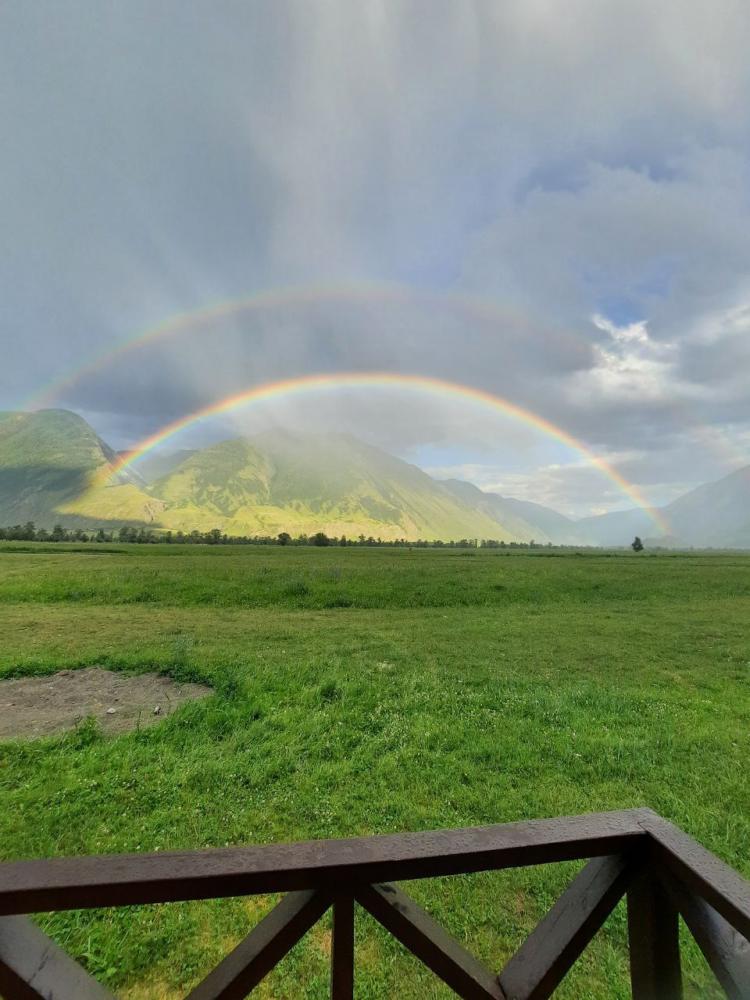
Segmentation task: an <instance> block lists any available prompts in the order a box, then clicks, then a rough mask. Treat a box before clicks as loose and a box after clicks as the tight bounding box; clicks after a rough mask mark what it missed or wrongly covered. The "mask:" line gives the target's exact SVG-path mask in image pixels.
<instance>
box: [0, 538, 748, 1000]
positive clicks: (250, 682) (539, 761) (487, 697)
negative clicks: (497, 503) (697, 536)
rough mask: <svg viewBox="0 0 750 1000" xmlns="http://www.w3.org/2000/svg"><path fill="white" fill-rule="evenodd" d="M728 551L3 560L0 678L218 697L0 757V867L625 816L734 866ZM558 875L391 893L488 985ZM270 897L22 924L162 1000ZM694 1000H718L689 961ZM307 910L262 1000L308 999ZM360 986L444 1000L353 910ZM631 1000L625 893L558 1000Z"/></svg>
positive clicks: (739, 730) (34, 548)
mask: <svg viewBox="0 0 750 1000" xmlns="http://www.w3.org/2000/svg"><path fill="white" fill-rule="evenodd" d="M748 623H750V555H741V554H727V553H723V554H720V553H715V554H711V553H707V554H703V553H696V554H668V553H664V554H661V553H660V554H651V553H649V552H644V553H642V554H640V555H635V554H633V553H630V552H627V553H606V552H583V553H575V552H565V553H563V552H558V551H555V550H542V551H537V552H529V553H522V552H508V551H507V550H506V551H501V550H487V551H482V550H468V551H461V550H451V551H445V550H416V549H415V550H413V551H411V550H409V549H387V548H383V549H367V548H347V549H338V548H322V549H317V548H312V547H310V548H281V547H267V548H266V547H260V546H258V547H253V546H248V547H232V546H226V547H222V546H217V547H202V546H185V547H181V546H166V545H153V546H148V545H141V546H135V545H132V546H128V545H103V546H97V545H95V544H89V545H86V546H52V545H36V544H33V543H32V544H28V543H21V544H12V543H6V544H2V545H1V546H0V638H1V641H0V676H4V677H16V676H22V675H24V674H45V673H52V672H54V671H56V670H58V669H61V668H69V667H79V666H89V665H94V664H96V665H103V666H107V667H110V668H112V669H117V670H124V671H132V672H143V671H149V670H156V671H160V672H163V673H165V674H168V675H171V676H173V677H175V678H177V679H190V680H201V681H205V682H207V683H208V684H210V685H211V686H212V687H213V688H214V691H215V693H214V694H213V695H212V696H211V697H210V698H208V699H206V700H204V701H201V702H194V703H191V704H189V705H185V706H183V707H182V708H181V709H179V710H178V711H177V712H175V713H174V714H173V715H171V716H169V717H168V718H167V719H165V721H164V722H163V723H161V724H159V725H157V726H155V727H153V728H150V729H147V730H143V731H135V732H131V733H128V734H125V735H122V736H119V737H116V738H105V737H104V736H103V735H102V734H101V733H100V732H99V731H98V729H97V727H96V725H94V724H93V723H91V722H86V723H84V724H82V725H81V726H80V727H79V728H78V729H77V730H75V731H73V732H70V733H68V734H65V735H62V736H59V737H55V738H48V739H44V740H38V741H34V742H16V743H5V744H1V745H0V790H1V791H0V795H1V802H2V807H3V808H2V809H0V856H1V857H2V858H4V859H11V858H19V857H46V856H53V855H69V854H89V853H107V852H120V851H156V850H159V851H165V850H172V849H188V848H204V847H215V846H224V845H226V844H243V843H253V844H257V843H269V842H273V841H287V840H297V839H308V838H316V837H338V836H351V835H362V834H370V833H387V832H395V831H404V830H428V829H434V828H439V827H457V826H468V825H474V824H486V823H496V822H508V821H512V820H518V819H526V818H534V817H544V816H555V815H564V814H574V813H581V812H589V811H596V810H609V809H619V808H627V807H632V806H641V805H648V806H651V807H652V808H654V809H656V810H657V811H658V812H660V813H662V814H663V815H664V816H666V817H667V818H668V819H671V820H672V821H674V822H676V823H677V824H678V825H680V826H681V827H683V828H684V829H685V830H687V831H688V832H689V833H690V834H692V835H693V836H695V837H696V838H697V839H699V840H700V841H702V842H703V843H704V844H705V845H706V846H707V847H709V848H710V849H711V850H713V851H715V852H716V853H717V854H718V855H719V856H720V857H722V858H723V859H724V860H726V861H727V862H729V863H730V864H731V865H733V866H734V867H736V868H738V869H739V870H740V871H742V872H743V873H744V874H745V875H748V876H750V768H748V763H747V762H748V752H749V751H750V629H749V628H748ZM577 867H578V866H577V865H561V866H543V867H540V868H534V869H521V870H516V871H510V872H503V873H488V874H480V875H472V876H467V877H462V878H451V879H436V880H427V881H424V882H418V883H412V884H411V885H410V886H408V891H409V892H411V893H412V894H413V895H414V896H415V897H416V898H417V899H418V900H419V901H420V902H421V903H422V905H423V906H425V907H426V908H427V909H428V910H429V911H430V912H431V913H432V914H433V915H434V916H435V917H436V918H437V919H438V920H439V921H441V922H442V923H443V924H444V925H445V926H446V928H448V929H449V930H450V931H451V932H452V933H453V934H455V935H456V936H457V937H458V938H459V939H460V940H461V941H462V942H464V943H465V944H466V946H467V947H469V948H470V949H471V950H472V951H473V952H474V953H475V954H476V955H477V956H478V957H480V958H481V959H482V960H483V961H484V962H486V963H487V964H488V965H490V966H491V967H493V968H497V969H498V970H499V969H500V967H501V966H502V965H503V964H504V962H505V961H506V959H507V958H508V957H509V956H510V954H511V953H512V952H513V950H514V949H515V948H516V947H517V946H518V945H519V944H520V942H521V941H522V940H523V939H524V937H525V935H526V934H528V932H529V931H530V930H531V929H532V927H533V926H534V924H535V923H536V921H537V920H538V919H539V918H540V917H541V916H542V915H543V913H544V912H545V910H546V909H547V908H548V907H549V906H550V905H551V903H552V902H553V901H554V899H555V898H556V896H557V895H559V893H560V892H561V891H562V890H563V888H564V886H565V884H566V882H567V881H568V880H569V879H570V878H571V876H572V875H573V874H574V872H575V871H576V869H577ZM272 902H273V900H272V899H270V898H268V897H266V898H263V899H244V900H243V899H238V900H226V901H222V900H219V901H209V902H202V903H194V904H174V905H168V906H150V907H137V908H123V909H119V910H101V911H86V912H73V913H67V914H56V915H40V917H39V919H40V921H41V923H42V924H43V925H44V927H45V928H46V929H47V931H48V933H51V934H52V935H53V936H54V937H55V938H56V939H57V940H58V941H59V942H61V943H62V944H63V945H64V947H65V948H66V949H67V950H68V951H70V952H71V954H73V955H75V956H76V957H77V958H79V959H80V960H81V961H82V962H84V963H85V964H86V966H87V967H88V968H89V969H90V971H91V972H92V973H93V974H94V975H96V976H97V977H98V978H99V979H100V980H101V981H102V982H103V983H105V984H106V985H107V986H108V987H109V988H110V989H111V990H113V991H114V992H116V993H117V994H118V995H119V996H122V997H125V998H131V1000H136V998H138V1000H140V998H146V997H154V998H170V1000H171V998H173V997H178V996H181V995H184V993H185V992H186V991H187V989H188V988H190V987H191V986H192V985H194V984H195V983H196V982H197V981H198V980H199V979H200V978H201V977H202V976H203V975H204V974H205V973H206V972H207V971H208V970H209V969H210V968H211V966H212V965H213V964H215V963H216V962H218V961H219V960H220V959H221V958H222V957H223V955H224V954H226V952H227V951H228V950H229V949H230V948H232V947H233V946H234V945H235V944H236V943H237V942H238V941H239V940H240V939H241V938H242V937H243V936H244V935H245V934H246V933H247V931H248V930H249V928H250V927H251V926H252V925H253V924H254V923H255V922H256V921H257V920H258V918H259V916H261V915H262V914H263V913H264V912H265V911H266V910H267V909H268V908H269V907H270V906H271V904H272ZM683 954H684V970H685V978H686V987H687V988H686V993H687V996H690V997H706V996H712V995H718V994H714V993H713V989H714V988H713V987H712V986H711V985H709V984H710V983H711V976H710V973H709V972H708V971H707V968H706V967H705V965H704V964H703V962H702V959H701V958H700V957H699V956H698V954H697V953H696V950H695V949H694V948H693V947H691V946H690V944H689V943H686V948H685V950H684V952H683ZM329 959H330V919H328V918H326V919H324V920H323V921H322V922H321V923H320V924H319V925H318V926H316V927H315V928H314V929H313V930H312V931H311V932H310V933H309V934H308V935H307V937H306V938H305V939H304V940H303V941H302V942H301V943H300V945H298V946H297V947H296V948H295V949H294V950H293V952H292V953H291V954H290V955H289V956H288V957H287V958H286V959H285V960H284V962H283V963H282V964H281V965H280V966H279V968H278V969H277V970H276V971H275V972H274V973H273V974H272V975H271V976H270V977H269V978H268V979H267V980H266V981H265V983H264V985H263V987H262V988H261V989H259V994H260V995H261V996H265V997H274V998H277V997H278V998H287V997H288V998H296V997H321V998H322V997H325V996H326V995H327V989H328V974H329V971H328V970H329ZM356 995H357V997H361V998H373V1000H374V998H391V997H406V998H408V997H419V998H420V1000H423V998H432V997H446V996H449V995H451V994H449V993H448V991H447V990H446V989H444V988H443V987H442V986H440V985H439V984H438V983H437V981H436V980H435V979H434V978H433V977H432V976H431V974H430V973H428V972H427V971H426V970H425V969H423V967H422V966H420V965H419V963H418V962H417V960H416V959H414V958H413V957H411V956H409V955H407V954H406V953H405V952H404V951H403V950H402V949H401V947H400V946H399V945H398V944H396V943H395V942H394V941H393V940H392V939H391V938H389V937H388V936H387V935H386V934H385V933H383V932H380V930H379V929H378V928H377V927H376V926H375V925H374V924H373V922H372V921H371V920H370V918H369V917H367V916H365V915H362V914H359V915H358V917H357V978H356ZM559 995H560V996H561V997H568V998H578V1000H594V998H611V997H615V998H619V997H622V998H624V997H627V996H629V984H628V973H627V952H626V935H625V918H624V907H623V905H622V904H621V905H620V906H619V907H618V908H617V910H616V911H615V912H614V914H613V915H612V917H611V918H610V919H609V921H608V922H607V924H606V925H605V927H604V929H603V930H602V931H601V932H600V933H599V935H598V936H597V937H596V939H595V940H594V942H593V944H592V946H591V947H590V948H589V949H588V950H587V952H586V953H585V954H584V956H583V957H582V959H581V960H580V962H579V963H578V965H577V967H576V968H575V969H574V970H573V971H572V972H571V974H570V975H569V977H568V979H567V980H566V981H565V983H564V984H563V986H562V987H561V989H560V991H559Z"/></svg>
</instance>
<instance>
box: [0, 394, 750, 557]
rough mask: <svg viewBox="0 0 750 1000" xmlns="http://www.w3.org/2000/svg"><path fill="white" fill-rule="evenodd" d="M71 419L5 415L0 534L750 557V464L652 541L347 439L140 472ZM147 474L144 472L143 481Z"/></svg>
mask: <svg viewBox="0 0 750 1000" xmlns="http://www.w3.org/2000/svg"><path fill="white" fill-rule="evenodd" d="M117 458H118V454H117V453H116V452H115V451H114V450H113V449H112V448H110V447H109V445H107V444H106V442H104V441H103V440H102V439H101V438H100V437H99V435H98V434H97V433H96V431H95V430H94V429H93V428H92V427H91V426H90V425H89V424H88V423H87V422H86V420H84V418H83V417H81V416H80V415H79V414H76V413H74V412H72V411H70V410H40V411H36V412H16V411H4V412H0V524H11V523H23V522H25V521H28V520H33V521H35V522H36V523H37V524H38V525H39V526H43V527H51V526H52V524H53V523H57V522H59V523H62V524H64V525H66V526H70V527H72V526H77V527H84V526H88V527H93V528H99V527H109V528H112V527H115V528H116V527H119V526H122V525H132V526H136V527H137V526H148V527H151V528H155V529H163V530H183V531H188V532H189V531H191V530H195V529H198V530H211V529H214V528H218V529H220V530H221V531H223V532H225V533H226V534H232V535H253V534H257V535H273V534H278V533H279V532H281V531H288V532H289V533H290V534H294V535H297V534H311V533H314V532H315V531H324V532H325V533H326V534H329V535H336V536H339V535H342V534H344V535H347V536H358V535H365V536H369V535H372V536H374V537H380V538H383V539H384V540H392V539H395V538H406V539H409V540H416V539H418V538H422V539H438V538H440V539H443V540H445V541H451V540H458V539H461V538H480V539H495V540H497V541H505V542H513V541H516V542H529V541H531V540H534V541H536V542H537V543H541V544H547V543H551V544H565V545H605V546H612V545H621V546H622V545H627V544H628V543H629V542H630V541H631V540H632V538H633V536H634V535H636V534H638V535H641V536H642V537H643V538H644V539H645V540H646V542H647V544H666V545H672V546H690V545H695V546H701V545H705V546H713V547H722V546H730V547H750V466H748V467H747V468H744V469H739V470H737V471H736V472H733V473H730V474H729V475H728V476H725V477H724V478H723V479H721V480H719V481H717V482H715V483H707V484H704V485H702V486H699V487H697V488H696V489H694V490H692V491H690V492H689V493H686V494H685V495H683V496H682V497H680V498H678V499H677V500H675V501H673V502H672V503H671V504H669V505H667V506H666V507H665V508H663V509H662V514H663V516H664V518H665V519H666V520H667V521H668V522H669V523H670V525H671V526H672V530H673V535H672V536H670V537H669V538H666V539H659V538H653V537H651V536H652V534H653V521H652V519H651V518H650V517H649V515H648V514H647V513H646V512H645V511H642V510H639V509H630V510H624V511H615V512H611V513H608V514H604V515H598V516H596V517H588V518H581V519H579V520H573V519H571V518H568V517H565V516H564V515H563V514H560V513H558V512H557V511H554V510H552V509H551V508H549V507H545V506H543V505H541V504H536V503H533V502H531V501H526V500H518V499H515V498H511V497H505V496H502V495H500V494H498V493H491V492H485V491H483V490H481V489H479V487H477V486H474V485H473V484H472V483H467V482H464V481H462V480H455V479H448V480H436V479H432V478H431V477H430V476H429V475H428V474H427V473H426V472H424V471H423V470H422V469H420V468H418V467H417V466H415V465H412V464H410V463H408V462H405V461H403V460H402V459H400V458H396V457H395V456H393V455H390V454H388V453H387V452H385V451H382V450H381V449H379V448H377V447H375V446H374V445H370V444H366V443H365V442H362V441H359V440H358V439H357V438H354V437H353V436H352V435H350V434H347V433H344V432H338V433H333V434H325V435H323V434H312V433H303V434H300V433H293V432H291V431H288V430H280V429H279V430H273V431H266V432H263V433H260V434H256V435H253V436H250V437H239V438H230V439H227V440H225V441H220V442H217V443H215V444H213V445H209V446H208V447H204V448H200V449H184V450H182V451H181V452H177V453H175V454H174V455H169V454H168V455H159V456H153V457H152V458H150V459H149V460H148V461H146V462H145V463H144V468H143V469H142V470H139V471H138V472H130V471H128V470H124V471H120V472H118V473H117V474H116V475H115V477H114V479H113V480H111V479H108V478H107V475H106V473H107V470H108V469H109V468H111V466H112V465H113V464H114V463H115V462H116V461H117ZM144 473H145V474H144Z"/></svg>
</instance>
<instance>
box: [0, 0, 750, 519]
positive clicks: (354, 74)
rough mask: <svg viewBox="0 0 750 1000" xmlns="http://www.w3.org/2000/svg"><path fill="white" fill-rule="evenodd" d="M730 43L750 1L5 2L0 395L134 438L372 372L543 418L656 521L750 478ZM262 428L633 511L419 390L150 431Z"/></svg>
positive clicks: (126, 441) (742, 235) (572, 460)
mask: <svg viewBox="0 0 750 1000" xmlns="http://www.w3.org/2000/svg"><path fill="white" fill-rule="evenodd" d="M748 37H750V5H748V4H747V3H746V2H745V0H713V2H712V3H710V4H708V3H705V2H703V0H659V2H658V3H653V2H652V0H629V2H628V3H621V2H619V0H569V2H568V3H565V4H561V3H559V2H558V0H507V2H504V3H497V2H496V0H475V2H472V0H359V2H358V3H351V2H350V0H243V2H239V0H213V2H212V3H210V4H209V3H207V2H197V0H159V2H158V3H153V2H152V0H128V3H121V2H119V0H89V2H80V0H66V3H64V4H58V3H53V2H51V0H41V2H39V3H28V2H27V0H7V2H5V3H4V4H3V5H2V6H1V7H0V129H1V132H0V134H2V136H3V155H2V161H1V162H0V260H1V261H2V265H1V266H0V303H1V304H2V305H1V307H0V346H1V347H2V355H1V357H2V362H1V363H0V409H25V408H34V407H37V406H39V405H44V406H61V407H66V408H70V409H74V410H76V411H77V412H80V413H81V414H83V415H84V416H86V418H87V419H89V420H90V422H91V423H92V424H93V426H94V427H95V428H96V429H97V430H98V431H99V433H100V434H102V436H103V437H104V438H105V439H106V440H107V441H109V442H110V443H111V444H112V445H113V446H115V447H117V448H126V447H130V446H132V445H134V444H135V443H136V442H137V441H138V440H139V439H140V438H142V437H144V436H146V435H147V434H150V433H152V432H154V431H156V430H157V429H158V428H159V427H160V426H162V425H163V424H165V423H167V422H169V421H172V420H175V419H176V418H178V417H180V416H182V415H184V414H188V413H190V412H191V411H192V410H194V409H196V408H197V407H200V406H205V405H207V404H209V403H211V402H212V401H215V400H219V399H221V398H223V397H224V396H226V395H228V394H229V393H235V392H239V391H242V390H247V389H249V388H251V387H252V386H254V385H260V384H262V383H264V382H268V381H271V380H275V379H281V378H293V377H295V376H298V375H306V374H312V373H330V372H344V371H353V372H365V371H387V372H400V373H404V374H418V375H426V376H433V377H436V378H442V379H448V380H450V381H453V382H458V383H461V384H465V385H467V386H471V387H475V388H479V389H482V390H484V391H488V392H492V393H495V394H498V395H500V396H502V397H503V398H505V399H507V400H509V401H511V402H513V403H514V404H517V405H518V406H522V407H524V408H526V409H529V410H531V411H532V412H534V413H536V414H539V415H540V416H542V417H543V418H544V419H546V420H549V421H552V422H553V423H554V424H556V425H559V426H560V427H561V428H563V429H564V430H565V431H566V432H568V433H569V434H572V435H574V436H575V437H577V438H578V439H580V440H581V442H583V444H584V445H585V446H586V447H587V448H588V449H590V450H592V451H593V452H595V453H596V454H597V455H598V456H600V457H602V458H603V459H604V460H605V461H608V462H609V463H610V464H611V465H613V466H614V467H615V468H616V469H617V471H618V472H619V473H620V474H621V475H622V476H624V477H625V478H626V479H628V480H629V481H630V482H632V483H634V484H635V485H636V486H637V487H638V488H639V489H640V490H641V492H642V493H643V495H644V496H646V497H647V498H648V500H649V501H650V502H652V503H655V504H662V503H666V502H668V501H669V500H671V499H673V498H674V497H676V496H678V495H680V494H681V493H683V492H685V491H686V490H687V489H690V488H692V487H693V486H695V485H697V484H699V483H701V482H704V481H707V480H710V479H716V478H719V477H720V476H722V475H724V474H726V473H728V472H730V471H732V470H733V469H735V468H738V467H740V466H742V465H746V464H750V61H749V60H748V59H747V58H746V40H747V38H748ZM269 290H275V293H276V294H274V295H269V294H268V292H269ZM264 296H265V298H264ZM235 300H242V301H244V302H245V306H244V307H243V308H237V309H234V310H226V311H225V312H224V314H223V315H222V316H220V317H215V318H214V319H212V320H205V319H204V320H202V321H200V322H199V321H197V320H196V321H193V322H185V323H183V324H181V325H180V328H179V330H176V331H175V332H173V333H171V334H170V335H168V336H163V337H161V338H155V339H151V340H150V341H148V342H147V343H144V344H142V345H141V346H140V347H136V348H133V349H132V350H130V351H126V352H122V351H121V352H120V353H119V354H118V355H117V356H116V357H114V358H112V359H110V360H109V361H107V356H108V352H110V351H111V350H114V349H115V348H116V347H117V346H118V345H121V344H122V343H124V342H125V341H127V340H128V338H133V337H135V336H137V335H139V334H143V333H144V332H145V331H148V330H149V329H151V328H156V327H157V326H159V325H160V324H163V323H165V321H168V320H169V318H170V317H174V316H178V315H184V314H193V313H200V311H201V310H204V311H205V309H206V308H207V307H209V306H211V305H212V304H216V303H221V302H227V301H235ZM253 303H254V304H253ZM95 359H100V360H99V361H98V363H97V364H96V365H93V366H92V361H94V360H95ZM76 373H78V375H76ZM63 376H65V378H63ZM55 386H57V388H56V390H55V391H52V389H51V387H52V388H54V387H55ZM277 425H282V426H288V427H290V428H293V429H295V428H296V429H310V428H312V429H315V430H321V431H325V430H331V429H335V430H340V429H342V428H344V429H346V430H349V431H350V432H352V433H354V434H357V435H359V436H361V437H363V438H364V439H366V440H368V441H370V442H372V443H374V444H378V445H380V446H382V447H385V448H387V449H389V450H390V451H392V452H394V453H396V454H399V455H401V456H402V457H404V458H407V459H408V460H410V461H414V462H416V463H417V464H419V465H421V466H422V467H424V468H426V469H427V470H428V471H430V472H431V473H433V474H435V475H437V476H439V477H447V476H458V477H461V478H465V479H469V480H471V481H472V482H475V483H476V484H477V485H479V486H481V487H483V488H486V489H493V490H497V491H499V492H502V493H504V494H505V495H510V496H518V497H521V498H523V499H530V500H536V501H538V502H542V503H547V504H549V505H551V506H553V507H556V508H557V509H559V510H561V511H563V512H565V513H569V514H573V515H581V516H582V515H585V514H589V513H598V512H603V511H607V510H611V509H620V508H623V507H627V506H630V505H631V501H630V500H629V499H628V497H627V496H624V495H623V494H622V493H621V492H619V491H618V490H617V488H616V487H615V486H614V485H613V483H612V481H611V480H609V479H607V477H605V476H602V474H601V472H599V471H598V470H597V469H595V468H593V467H592V465H591V463H590V462H589V461H587V460H586V459H585V457H584V456H583V455H582V454H581V453H580V452H577V451H576V450H575V449H571V448H569V447H566V446H564V445H562V444H560V442H559V441H556V440H552V439H551V438H548V437H545V436H544V435H540V434H539V433H538V432H536V431H533V430H531V429H530V428H529V426H527V425H525V424H523V423H521V422H518V421H513V420H510V419H506V418H503V417H501V416H499V415H497V414H492V413H489V412H488V411H487V409H486V408H482V407H481V406H475V405H473V404H471V403H468V402H465V403H459V402H456V401H455V400H448V399H442V398H440V396H439V395H436V396H434V397H432V396H431V397H424V396H423V395H420V394H416V393H413V392H410V391H407V390H396V389H389V390H387V391H385V390H365V389H363V390H361V391H357V392H352V391H345V392H340V393H336V392H332V393H329V394H325V395H323V396H321V395H319V394H316V395H310V396H308V397H305V396H297V397H295V398H294V399H283V398H282V399H279V400H276V401H275V402H274V403H272V404H271V403H270V404H264V405H263V406H257V407H253V408H250V409H248V410H246V411H238V412H236V413H234V414H232V415H231V416H230V417H227V416H225V417H222V418H216V420H214V421H208V422H206V423H204V424H202V425H200V426H198V427H194V428H192V430H189V431H185V432H183V434H181V435H180V436H179V437H178V438H176V439H174V440H173V441H171V442H169V445H170V446H172V447H174V448H175V449H176V448H184V447H192V446H195V445H196V444H201V443H205V442H208V441H210V440H216V439H217V438H220V437H226V436H228V435H230V434H234V433H240V432H241V433H254V432H256V431H260V430H264V429H265V428H266V427H268V426H277Z"/></svg>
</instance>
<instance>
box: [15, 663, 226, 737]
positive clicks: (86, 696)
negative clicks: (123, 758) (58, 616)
mask: <svg viewBox="0 0 750 1000" xmlns="http://www.w3.org/2000/svg"><path fill="white" fill-rule="evenodd" d="M212 693H213V692H212V690H211V688H209V687H206V686H205V685H203V684H179V683H177V682H175V681H173V680H171V679H170V678H169V677H162V676H160V675H159V674H137V675H133V674H121V673H118V672H117V671H112V670H105V669H103V668H102V667H86V668H84V669H82V670H60V671H59V672H58V673H56V674H52V675H51V676H49V677H20V678H17V679H14V680H6V681H0V740H12V739H26V740H33V739H36V738H37V737H39V736H49V735H50V734H52V733H59V732H62V731H63V730H66V729H73V728H74V727H75V726H76V725H77V724H78V723H79V722H81V721H82V720H83V719H85V718H86V717H87V716H89V715H92V716H93V717H94V718H95V719H96V720H97V722H98V723H99V724H100V725H101V727H102V730H103V731H104V732H105V733H124V732H126V731H127V730H129V729H136V728H139V727H142V726H153V725H154V724H155V723H157V722H161V720H162V719H164V718H165V717H166V716H167V715H170V714H171V713H172V712H173V711H174V710H175V709H176V708H177V707H178V706H179V705H182V704H183V703H184V702H186V701H193V700H195V699H197V698H205V697H207V696H208V695H209V694H212Z"/></svg>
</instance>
